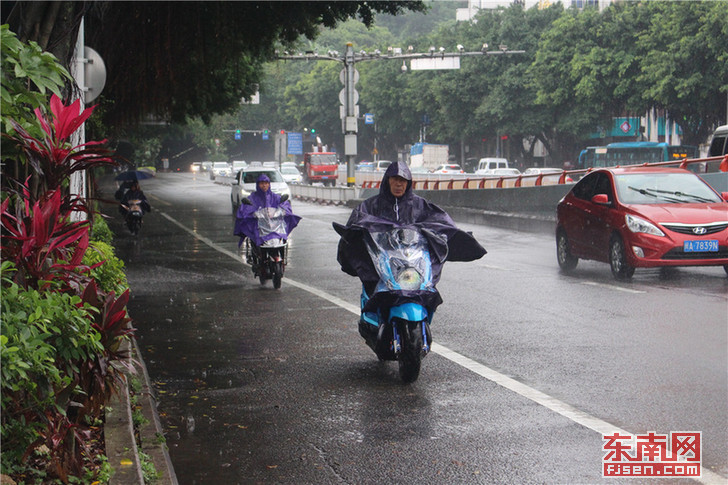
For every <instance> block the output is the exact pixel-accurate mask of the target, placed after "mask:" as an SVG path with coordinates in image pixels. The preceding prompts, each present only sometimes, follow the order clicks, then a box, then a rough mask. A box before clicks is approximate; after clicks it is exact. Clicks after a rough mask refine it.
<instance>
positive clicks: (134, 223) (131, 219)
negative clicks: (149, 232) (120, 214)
mask: <svg viewBox="0 0 728 485" xmlns="http://www.w3.org/2000/svg"><path fill="white" fill-rule="evenodd" d="M127 203H128V204H129V205H124V204H121V206H122V207H123V208H124V209H125V210H126V216H125V220H126V227H128V228H129V232H131V233H132V234H133V235H135V236H136V235H137V234H139V229H141V227H142V217H143V216H144V211H142V201H141V200H139V199H131V200H128V201H127Z"/></svg>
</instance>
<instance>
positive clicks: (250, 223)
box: [234, 174, 301, 246]
mask: <svg viewBox="0 0 728 485" xmlns="http://www.w3.org/2000/svg"><path fill="white" fill-rule="evenodd" d="M248 200H249V201H250V204H240V208H239V209H238V213H237V214H236V220H235V230H234V234H235V235H236V236H240V242H239V243H238V246H240V245H242V244H243V241H244V240H245V238H246V237H248V238H249V239H250V240H251V241H252V242H253V244H255V245H256V246H260V245H262V244H263V242H265V241H267V240H268V239H274V238H280V239H288V235H289V234H290V233H291V231H293V228H295V227H296V226H297V225H298V222H299V221H300V220H301V218H300V217H299V216H297V215H295V214H293V210H292V209H291V203H290V202H289V201H288V200H285V201H281V196H280V195H278V194H276V193H275V192H273V191H272V190H270V178H268V176H267V175H265V174H261V175H260V176H259V177H258V179H257V180H256V182H255V192H253V193H252V194H250V195H249V196H248ZM261 207H272V208H276V207H280V208H281V209H283V212H284V214H285V215H284V218H283V219H284V221H285V223H286V232H285V234H282V233H275V232H271V233H269V234H266V235H265V236H263V237H261V235H260V233H259V231H258V218H257V217H256V216H255V212H256V211H258V209H260V208H261Z"/></svg>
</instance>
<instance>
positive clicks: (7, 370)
mask: <svg viewBox="0 0 728 485" xmlns="http://www.w3.org/2000/svg"><path fill="white" fill-rule="evenodd" d="M11 270H12V265H11V264H9V263H8V262H4V263H3V265H2V272H3V283H4V284H3V287H2V303H1V304H2V316H3V318H2V322H1V323H0V327H1V333H2V335H1V336H0V359H2V363H3V365H2V368H1V369H0V372H1V375H2V384H0V386H1V388H2V443H3V453H2V461H3V468H5V467H6V466H8V465H10V464H11V463H13V462H19V460H20V459H21V458H22V457H23V455H24V454H25V453H26V452H28V451H30V450H32V449H33V448H35V447H37V446H38V445H40V444H46V446H48V447H49V449H50V450H51V452H53V451H54V449H53V448H54V447H53V443H54V439H53V438H54V436H53V435H54V431H53V430H55V429H58V428H59V425H60V424H61V422H60V421H63V423H62V424H63V425H66V423H67V421H68V419H69V414H72V413H71V411H72V409H73V408H74V407H75V406H76V403H77V401H83V400H84V398H83V397H82V396H81V394H82V393H83V390H82V389H80V388H78V385H77V384H78V380H79V379H78V374H79V363H81V362H84V361H87V360H89V359H92V358H93V356H95V355H97V354H99V353H101V352H103V346H102V345H101V342H100V340H101V339H100V334H99V332H98V331H96V330H95V329H94V328H93V327H92V324H91V323H92V318H91V316H90V314H89V312H90V310H89V308H88V307H85V306H79V305H80V303H81V298H80V297H79V296H78V295H72V294H68V293H60V292H48V291H46V292H39V291H37V290H35V289H32V288H30V289H24V288H22V287H20V286H18V285H16V284H7V282H8V279H7V275H6V273H8V272H9V271H11ZM58 411H60V412H58ZM16 464H17V463H16Z"/></svg>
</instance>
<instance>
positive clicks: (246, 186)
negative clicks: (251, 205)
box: [230, 162, 291, 214]
mask: <svg viewBox="0 0 728 485" xmlns="http://www.w3.org/2000/svg"><path fill="white" fill-rule="evenodd" d="M261 174H265V175H267V176H268V178H269V179H270V189H271V190H272V191H273V192H275V193H276V194H278V195H284V194H287V195H288V196H289V197H290V196H291V189H290V188H289V187H288V184H287V183H286V181H285V180H284V179H283V175H281V172H279V171H278V169H277V168H273V167H264V166H263V165H262V164H259V163H255V162H253V163H251V164H250V165H248V166H247V167H246V168H244V169H242V170H240V171H239V172H238V173H237V174H235V179H234V180H233V183H232V189H231V192H230V204H231V205H232V209H233V214H237V212H238V207H240V201H241V200H243V199H244V198H245V197H247V196H249V195H250V194H252V193H253V192H255V182H256V181H257V180H258V177H260V175H261Z"/></svg>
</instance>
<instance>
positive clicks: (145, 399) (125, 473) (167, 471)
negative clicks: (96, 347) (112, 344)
mask: <svg viewBox="0 0 728 485" xmlns="http://www.w3.org/2000/svg"><path fill="white" fill-rule="evenodd" d="M124 346H125V347H126V348H127V349H128V350H130V356H131V357H130V359H131V363H132V365H133V366H134V368H135V369H136V372H137V375H138V377H139V379H140V380H141V382H142V387H141V390H140V391H139V392H138V398H139V399H138V402H137V404H136V409H138V410H139V411H141V413H142V415H143V417H144V421H145V423H144V424H142V425H141V426H140V427H139V440H140V442H141V451H142V452H143V453H144V454H145V455H147V457H149V460H150V461H151V462H152V463H153V464H154V468H155V469H156V471H157V473H158V478H157V480H156V481H154V483H155V485H178V481H177V476H176V475H175V472H174V468H173V466H172V461H171V459H170V457H169V452H168V451H167V445H166V444H165V442H164V439H163V437H164V433H163V430H162V424H161V422H160V420H159V413H158V412H157V404H156V399H155V398H154V396H153V395H152V387H151V382H150V379H149V374H148V373H147V367H146V365H145V364H144V360H143V359H142V356H141V353H140V352H139V347H138V346H137V343H136V340H132V341H131V342H130V341H127V342H125V343H124ZM129 377H130V376H129V375H127V385H125V386H123V388H122V389H119V392H118V394H115V395H114V396H113V397H112V398H111V400H110V402H109V403H108V405H107V409H106V424H105V425H104V440H105V442H106V457H107V458H108V460H109V464H110V465H111V467H112V469H113V470H114V473H113V475H112V477H111V479H110V480H109V485H144V483H145V482H144V474H143V472H142V464H141V461H140V459H139V451H140V449H139V447H138V446H137V442H136V438H135V430H134V422H133V419H132V407H131V401H130V399H129Z"/></svg>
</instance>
